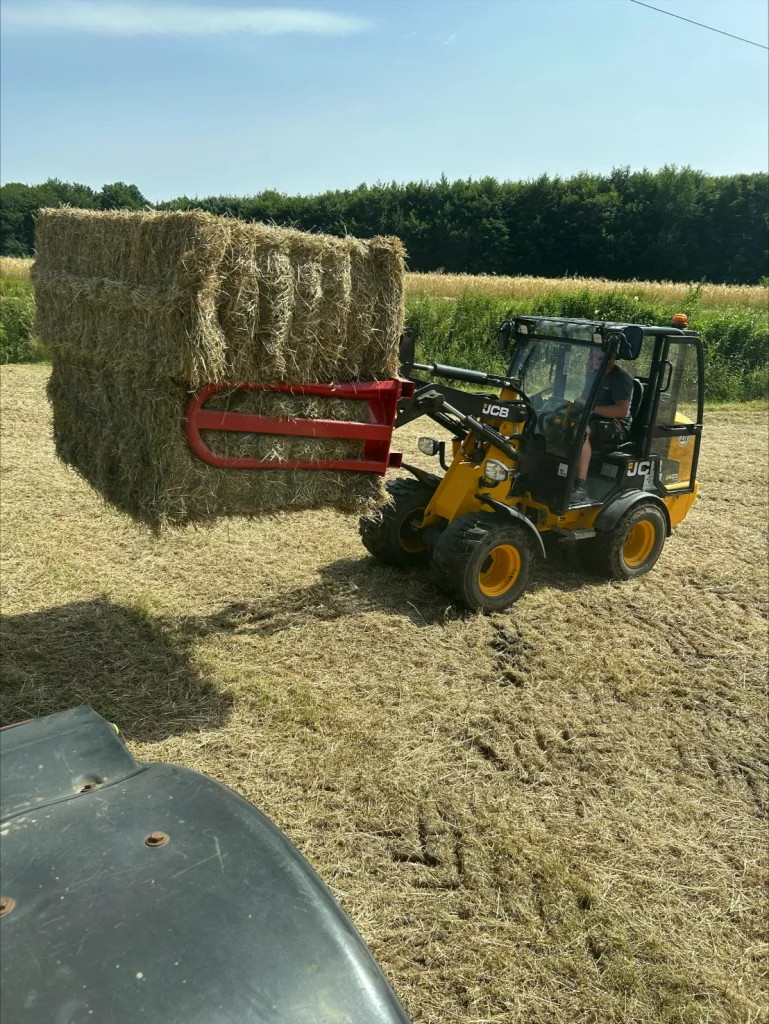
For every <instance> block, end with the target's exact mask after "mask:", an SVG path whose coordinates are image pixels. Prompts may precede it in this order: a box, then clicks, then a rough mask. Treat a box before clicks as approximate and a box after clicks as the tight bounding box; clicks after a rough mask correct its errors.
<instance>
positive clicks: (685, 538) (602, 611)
mask: <svg viewBox="0 0 769 1024" xmlns="http://www.w3.org/2000/svg"><path fill="white" fill-rule="evenodd" d="M47 372H48V371H47V368H46V367H42V366H33V367H30V366H10V367H4V368H3V372H2V428H3V478H2V479H3V487H2V500H3V520H2V527H3V552H2V554H3V573H2V585H3V602H4V616H3V630H4V671H3V678H4V695H3V715H4V718H5V720H6V721H12V720H18V719H20V718H26V717H29V716H31V715H36V714H41V713H45V712H48V711H53V710H56V709H59V708H64V707H68V706H71V705H73V704H77V703H81V702H88V703H90V704H91V705H92V706H93V707H94V708H95V709H96V710H97V711H99V712H100V713H101V714H103V715H105V716H106V717H108V718H109V719H111V720H112V721H116V722H118V723H119V724H120V726H121V729H122V731H123V733H124V735H125V736H126V738H127V740H128V742H129V744H130V746H131V748H132V750H133V751H134V752H135V753H136V754H137V755H138V756H139V757H140V758H144V759H150V760H170V761H175V762H178V763H181V764H184V765H187V766H190V767H193V768H197V769H200V770H201V771H204V772H207V773H209V774H210V775H212V776H214V777H215V778H218V779H220V780H222V781H223V782H226V783H228V784H229V785H231V786H233V787H234V788H235V789H236V790H238V792H240V793H242V794H243V795H244V796H246V797H247V798H248V799H250V800H252V801H253V802H254V803H255V804H257V805H258V806H259V807H260V808H261V809H262V810H264V811H265V812H266V813H267V814H268V815H270V817H272V818H273V819H274V820H275V821H276V822H277V824H278V825H279V826H280V827H281V828H283V829H284V830H285V831H286V832H287V833H288V835H289V836H290V837H291V838H292V840H293V841H294V842H295V843H296V844H297V846H298V847H299V848H300V850H302V852H303V853H304V854H305V855H306V856H307V857H308V858H309V860H310V862H311V863H312V864H313V865H314V866H315V867H316V869H317V870H318V871H319V872H320V874H321V875H322V877H323V878H324V879H325V880H326V881H327V882H328V883H329V885H330V886H331V887H332V889H333V890H334V892H335V893H336V894H337V895H338V897H339V899H340V900H341V902H342V904H343V906H344V907H345V908H346V910H347V911H348V912H349V914H350V915H351V917H352V919H353V921H354V922H355V924H356V925H357V926H358V928H359V929H360V930H361V932H362V933H363V935H364V937H365V938H366V939H367V941H368V942H369V943H370V945H371V947H372V949H373V951H374V953H375V955H376V956H377V958H378V959H379V961H380V963H381V964H382V966H383V967H384V969H385V971H386V972H387V974H388V976H389V977H390V978H391V979H392V981H393V983H394V985H395V987H396V990H397V991H398V993H399V994H400V996H401V998H402V999H403V1000H404V1002H405V1004H406V1005H407V1007H408V1009H409V1010H410V1012H411V1014H412V1015H413V1017H414V1020H415V1021H417V1022H420V1024H427V1022H430V1024H438V1022H441V1024H444V1022H445V1024H459V1022H461V1024H481V1022H484V1024H490V1022H494V1024H502V1022H505V1024H508V1022H510V1024H524V1022H526V1024H545V1022H547V1024H575V1022H584V1024H587V1022H596V1024H598V1022H600V1024H605V1022H615V1021H616V1022H620V1021H621V1022H640V1021H644V1022H652V1021H655V1022H656V1021H665V1022H671V1024H672V1022H676V1024H694V1022H713V1024H720V1022H727V1021H729V1022H732V1021H739V1022H743V1024H757V1022H758V1021H761V1020H766V1016H765V1014H766V1006H767V985H766V963H767V959H766V955H767V946H766V943H765V939H766V937H767V933H766V922H765V918H764V917H763V916H762V915H763V911H764V910H765V900H766V891H767V890H766V885H767V881H768V880H769V869H768V866H767V789H768V783H767V764H768V762H767V734H766V726H767V703H766V691H765V669H766V640H767V578H766V546H765V544H766V498H767V451H766V449H767V420H766V414H765V412H763V411H762V410H760V409H756V408H749V407H742V408H731V409H721V410H717V409H711V410H710V412H709V414H708V422H707V425H706V432H705V435H704V442H703V444H704V454H703V461H702V494H701V497H700V499H699V501H698V502H697V504H696V506H695V508H694V510H693V511H692V513H691V515H690V516H689V518H688V519H687V521H686V522H685V523H684V524H683V525H682V526H681V527H680V528H679V530H678V531H677V533H676V535H675V537H674V538H672V539H671V540H670V541H669V543H668V546H667V548H666V551H665V553H664V554H663V557H662V560H661V562H660V563H659V565H658V566H657V568H656V569H655V571H654V572H653V573H652V574H651V575H649V576H646V577H644V578H642V579H640V580H638V581H635V582H633V583H630V584H624V585H619V584H610V583H605V582H598V581H596V580H594V579H593V580H590V579H586V578H585V577H584V576H583V575H582V574H580V573H579V572H578V570H577V569H576V568H575V566H574V565H573V563H572V562H571V560H570V556H566V555H561V556H557V557H554V558H553V559H551V560H550V561H549V562H548V563H547V564H546V565H545V566H543V567H542V568H541V569H540V570H539V571H538V573H537V575H536V579H535V581H534V585H533V586H532V588H531V590H530V592H528V593H527V594H526V595H525V596H524V597H523V599H522V600H521V601H520V603H519V604H517V605H516V606H515V607H514V609H513V610H511V611H509V612H507V613H505V614H501V615H496V616H493V617H489V618H484V617H482V616H474V615H465V614H462V613H460V612H459V611H458V610H457V609H455V608H453V607H451V606H450V605H448V604H447V602H446V601H445V600H444V599H443V598H441V596H440V595H438V594H437V593H436V592H435V590H434V589H433V587H432V585H431V583H430V580H429V578H428V576H427V575H426V574H424V573H421V572H418V573H405V574H404V573H399V572H396V571H394V570H390V569H387V568H384V567H381V566H378V565H376V564H375V563H374V562H372V561H371V559H369V558H368V557H366V555H365V552H364V551H363V549H362V548H361V546H360V544H359V542H358V537H357V530H356V523H355V522H354V521H353V520H350V519H346V518H344V517H342V516H341V515H338V514H335V513H330V512H312V513H295V514H292V515H279V516H275V517H273V518H269V519H265V520H263V521H260V522H256V523H237V522H234V521H233V522H230V523H225V524H222V525H221V526H219V527H217V528H216V529H214V530H210V531H206V532H203V531H200V532H192V531H187V532H179V533H174V534H170V535H168V536H166V537H163V538H161V539H160V540H155V539H153V537H152V536H151V535H150V534H149V533H148V532H146V531H145V530H143V529H142V528H140V527H137V526H134V525H132V524H131V523H130V522H128V521H127V520H126V519H124V518H122V517H121V516H119V515H118V514H117V513H115V512H113V511H111V510H110V509H108V508H106V507H105V506H104V505H103V504H102V503H101V502H100V500H99V499H98V498H97V497H96V496H95V495H94V494H93V493H92V492H91V491H90V490H89V488H88V487H87V486H86V485H85V484H84V483H82V482H81V481H80V480H79V479H78V477H77V476H75V474H74V473H73V472H71V471H69V470H67V469H65V468H64V467H63V466H61V465H59V464H58V463H57V462H56V461H55V458H54V454H53V446H52V443H51V439H50V426H49V416H48V409H47V407H46V402H45V398H44V383H45V377H46V375H47ZM419 432H420V430H419V425H418V424H417V425H415V426H414V428H413V429H411V430H409V431H403V432H401V434H399V435H398V438H399V441H400V442H401V444H402V445H403V446H406V447H407V448H408V449H410V450H413V447H414V441H415V438H416V436H417V434H418V433H419ZM356 1024H365V1022H356Z"/></svg>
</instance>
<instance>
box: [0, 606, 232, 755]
mask: <svg viewBox="0 0 769 1024" xmlns="http://www.w3.org/2000/svg"><path fill="white" fill-rule="evenodd" d="M0 643H1V644H2V653H1V654H0V676H1V677H2V683H3V689H2V700H1V701H0V724H3V725H8V724H11V723H12V722H19V721H23V720H24V719H27V718H34V717H37V716H39V715H47V714H50V713H51V712H54V711H63V710H64V709H66V708H71V707H75V706H77V705H78V704H90V706H91V707H92V708H93V709H94V711H97V712H98V713H99V714H100V715H102V717H104V718H106V719H108V720H109V721H111V722H115V723H116V724H117V725H118V726H119V728H120V730H121V732H122V733H123V735H124V736H125V737H126V738H127V739H131V740H138V741H148V740H160V739H163V738H165V737H167V736H171V735H176V734H178V733H183V732H186V731H188V730H190V729H214V728H217V727H218V726H221V725H223V724H224V723H225V722H226V721H227V719H228V717H229V715H230V711H231V706H232V697H231V695H230V694H228V693H223V692H221V691H220V690H217V689H216V687H215V686H214V685H213V684H212V683H211V682H210V681H209V680H206V679H205V678H203V677H202V676H201V674H200V672H199V670H198V669H197V668H196V666H195V664H194V661H193V659H192V650H191V648H192V644H193V643H194V637H193V636H191V635H190V633H189V631H184V630H179V629H178V628H175V627H174V626H173V625H168V624H166V623H163V622H159V621H156V620H153V619H152V618H150V617H149V616H147V615H145V614H143V613H142V612H140V611H137V610H136V609H134V608H129V607H124V606H122V605H116V604H112V603H111V602H110V601H107V600H103V599H101V600H95V601H82V602H77V603H75V604H68V605H61V606H58V607H55V608H45V609H43V610H42V611H37V612H27V613H25V614H22V615H8V616H3V617H2V618H0Z"/></svg>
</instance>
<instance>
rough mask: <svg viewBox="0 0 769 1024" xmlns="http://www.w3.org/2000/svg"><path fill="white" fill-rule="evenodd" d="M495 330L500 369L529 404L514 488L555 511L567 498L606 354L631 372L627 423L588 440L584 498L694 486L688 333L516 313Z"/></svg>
mask: <svg viewBox="0 0 769 1024" xmlns="http://www.w3.org/2000/svg"><path fill="white" fill-rule="evenodd" d="M500 338H501V341H502V344H503V345H505V344H511V345H512V346H513V352H512V358H511V361H510V366H509V370H508V374H509V376H510V377H514V378H516V379H518V380H520V382H521V388H522V390H523V392H524V393H525V394H526V395H527V396H528V398H529V399H530V401H531V403H532V405H533V406H534V408H535V410H536V413H537V417H536V423H535V425H534V428H533V432H532V437H531V439H530V442H529V443H528V444H527V445H526V446H525V449H524V450H523V451H522V453H521V459H520V463H519V471H520V472H519V476H518V480H517V482H516V487H515V492H516V494H518V495H524V494H529V495H530V496H531V498H532V500H533V501H535V502H537V503H541V504H542V505H544V506H546V507H547V508H548V509H549V510H550V511H551V512H552V513H555V514H562V513H564V512H566V510H567V509H568V508H569V507H573V503H572V502H571V494H572V489H573V483H574V479H575V476H576V472H577V466H578V461H579V455H580V451H581V448H582V443H583V440H584V438H585V435H586V430H587V427H588V424H589V422H590V417H591V414H592V410H593V407H594V405H595V404H596V397H597V395H598V393H599V390H600V388H601V384H602V380H603V377H604V374H605V373H606V371H607V369H608V368H609V366H610V365H611V362H612V359H615V361H616V365H617V366H619V367H620V368H621V369H622V370H624V371H625V372H627V373H628V374H629V375H630V376H631V378H632V380H633V391H632V397H631V404H630V410H629V414H630V425H629V427H628V429H627V430H626V431H625V432H624V435H623V437H622V439H621V442H620V443H617V444H616V445H611V444H609V445H608V446H606V445H605V444H604V445H601V444H597V445H595V446H594V452H593V457H592V459H591V462H590V469H589V473H588V493H589V499H588V504H590V505H603V504H606V503H607V502H609V501H611V500H612V499H613V498H614V497H615V496H616V495H617V494H618V492H619V491H621V490H624V489H628V490H629V489H635V490H638V489H641V490H646V491H651V492H654V493H656V494H657V495H658V496H659V497H661V498H664V497H666V496H669V495H680V494H684V493H691V492H692V491H693V490H694V487H695V483H696V472H697V459H698V454H699V438H700V432H701V429H702V406H703V397H704V386H703V372H702V363H703V357H702V343H701V341H700V339H699V337H698V336H697V335H696V333H695V332H693V331H688V330H685V329H682V328H680V327H672V326H671V327H641V326H639V325H636V324H621V323H610V322H605V321H601V322H598V321H587V320H569V319H563V318H550V319H545V318H534V317H520V318H518V319H516V320H515V321H511V322H509V324H506V325H505V328H504V330H503V331H502V332H501V334H500ZM594 422H595V421H594Z"/></svg>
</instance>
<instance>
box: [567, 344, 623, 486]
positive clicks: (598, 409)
mask: <svg viewBox="0 0 769 1024" xmlns="http://www.w3.org/2000/svg"><path fill="white" fill-rule="evenodd" d="M602 358H603V353H602V351H601V349H600V348H597V347H596V348H594V349H593V350H592V351H591V352H590V356H589V357H588V364H587V380H586V383H585V389H584V391H583V392H582V397H581V398H578V399H577V403H579V404H580V405H584V404H585V396H586V395H587V394H588V393H589V391H590V388H591V387H592V384H593V375H594V374H595V373H596V372H597V370H598V368H599V367H600V365H601V359H602ZM616 362H617V357H616V355H612V357H611V358H610V359H609V362H608V363H607V364H606V369H605V370H604V375H603V379H602V380H601V384H600V386H599V388H598V394H597V395H596V398H595V406H594V407H593V412H592V414H591V416H590V420H589V421H588V428H587V436H586V437H585V443H584V444H583V445H582V451H581V452H580V454H579V464H578V466H577V477H576V480H575V481H574V489H573V491H572V494H571V500H572V502H581V501H587V500H588V493H587V471H588V467H589V466H590V456H591V455H592V454H593V450H594V449H597V450H600V449H611V448H615V447H616V446H617V445H618V444H622V442H623V441H624V440H625V438H626V437H627V432H628V430H629V429H630V422H631V416H630V403H631V401H632V398H633V378H632V377H631V376H630V374H629V373H628V372H627V370H623V369H622V367H621V366H617V365H616ZM575 404H576V403H575Z"/></svg>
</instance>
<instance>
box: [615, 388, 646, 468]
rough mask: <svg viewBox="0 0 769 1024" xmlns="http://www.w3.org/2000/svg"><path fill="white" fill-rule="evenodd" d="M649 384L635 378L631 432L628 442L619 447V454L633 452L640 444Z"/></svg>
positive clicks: (631, 407) (631, 403) (631, 404)
mask: <svg viewBox="0 0 769 1024" xmlns="http://www.w3.org/2000/svg"><path fill="white" fill-rule="evenodd" d="M648 383H649V382H648V380H643V379H642V378H641V377H634V378H633V397H632V398H631V399H630V415H631V417H632V419H631V422H630V430H629V431H628V435H627V440H626V441H623V443H622V444H620V445H617V451H618V452H632V451H634V450H635V447H636V445H637V444H638V440H639V435H640V433H641V424H642V423H643V419H644V417H643V416H642V415H641V413H642V412H643V411H644V407H645V402H644V399H645V398H646V396H647V390H646V385H647V384H648Z"/></svg>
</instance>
